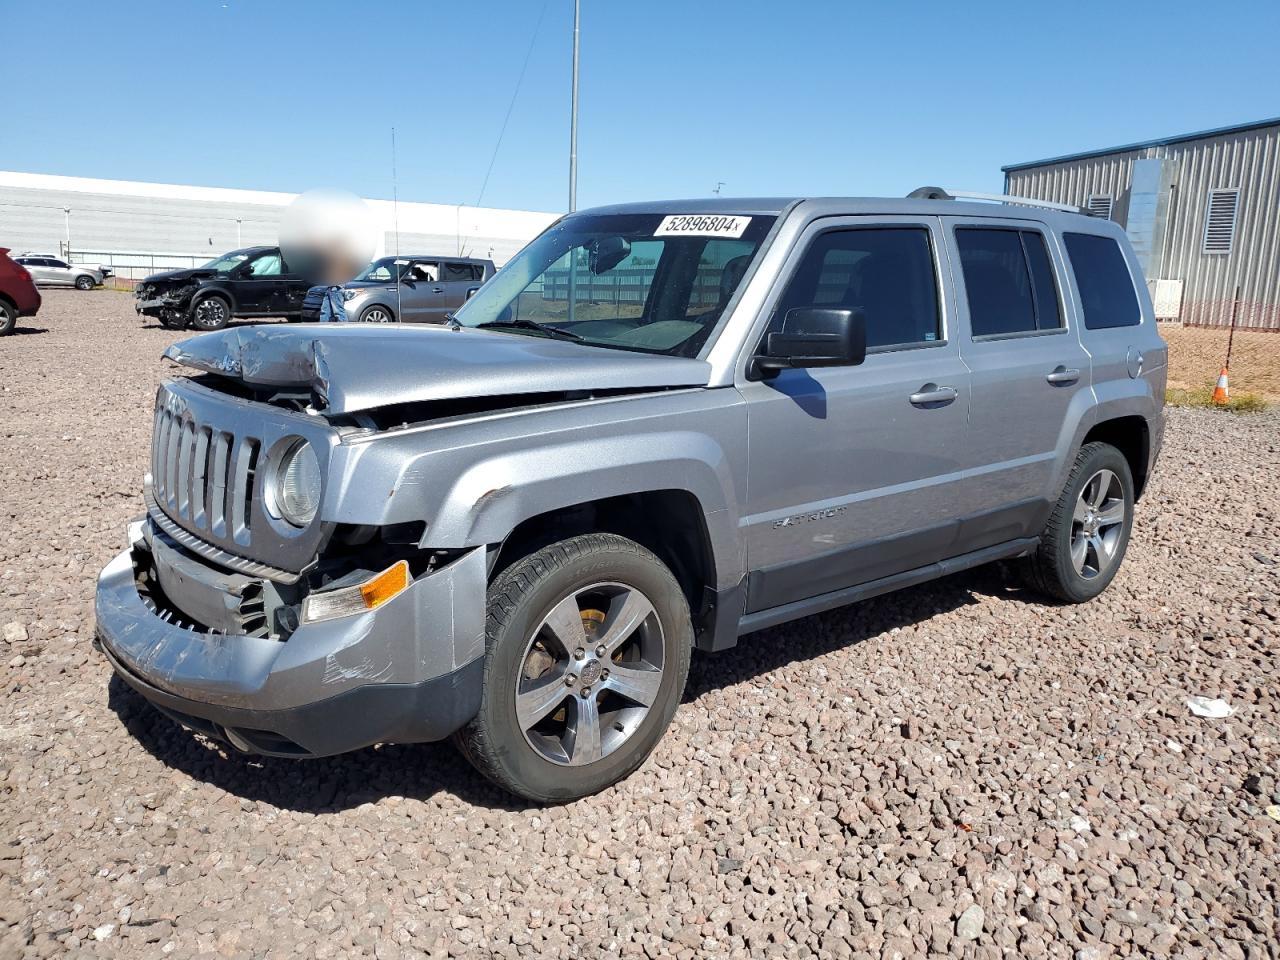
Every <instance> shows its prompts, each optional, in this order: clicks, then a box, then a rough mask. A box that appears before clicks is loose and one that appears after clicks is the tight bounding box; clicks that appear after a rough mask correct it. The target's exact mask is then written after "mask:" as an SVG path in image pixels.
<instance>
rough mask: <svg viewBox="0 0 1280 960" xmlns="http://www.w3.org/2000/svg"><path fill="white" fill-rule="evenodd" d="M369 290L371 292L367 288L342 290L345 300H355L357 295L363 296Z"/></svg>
mask: <svg viewBox="0 0 1280 960" xmlns="http://www.w3.org/2000/svg"><path fill="white" fill-rule="evenodd" d="M368 292H369V291H367V290H343V291H342V299H343V300H354V299H355V298H356V297H362V296H364V295H365V294H366V293H368Z"/></svg>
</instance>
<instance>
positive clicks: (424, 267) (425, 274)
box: [404, 260, 448, 283]
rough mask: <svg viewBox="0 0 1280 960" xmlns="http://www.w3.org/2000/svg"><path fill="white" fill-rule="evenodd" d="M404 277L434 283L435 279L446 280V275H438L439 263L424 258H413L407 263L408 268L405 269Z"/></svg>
mask: <svg viewBox="0 0 1280 960" xmlns="http://www.w3.org/2000/svg"><path fill="white" fill-rule="evenodd" d="M404 277H405V278H407V279H409V280H417V281H421V282H422V283H435V282H436V281H437V280H442V279H443V280H447V279H448V277H441V276H440V265H439V264H436V263H428V262H427V261H425V260H415V261H414V262H413V263H411V264H410V265H409V269H408V270H406V271H405V273H404Z"/></svg>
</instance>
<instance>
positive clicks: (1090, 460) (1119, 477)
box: [1026, 443, 1133, 603]
mask: <svg viewBox="0 0 1280 960" xmlns="http://www.w3.org/2000/svg"><path fill="white" fill-rule="evenodd" d="M1132 528H1133V474H1132V472H1131V471H1130V469H1129V461H1128V460H1126V459H1125V458H1124V454H1122V453H1121V452H1120V451H1119V450H1117V449H1116V448H1115V447H1113V446H1111V445H1110V444H1106V443H1088V444H1085V445H1084V446H1083V447H1081V448H1080V453H1079V454H1077V456H1076V462H1075V464H1074V465H1073V466H1072V468H1071V473H1070V475H1069V476H1068V477H1067V484H1066V487H1065V488H1064V489H1063V491H1062V496H1061V497H1059V498H1058V502H1057V504H1056V505H1055V506H1054V508H1053V513H1052V514H1051V515H1050V517H1049V523H1048V524H1047V526H1046V527H1045V530H1044V533H1043V534H1041V537H1040V546H1039V547H1038V548H1037V550H1036V552H1035V553H1033V554H1032V555H1031V556H1030V557H1028V558H1027V561H1026V572H1027V579H1028V581H1029V582H1030V584H1031V586H1033V587H1035V588H1036V589H1038V590H1041V591H1043V592H1044V593H1047V594H1049V595H1050V596H1053V597H1056V598H1057V599H1059V600H1065V601H1067V602H1068V603H1083V602H1084V601H1086V600H1092V599H1093V598H1094V597H1096V596H1097V595H1098V594H1100V593H1101V592H1102V591H1103V590H1105V589H1106V588H1107V585H1108V584H1110V583H1111V581H1112V580H1113V579H1114V578H1115V575H1116V573H1117V571H1118V570H1119V569H1120V563H1121V561H1122V560H1124V553H1125V549H1126V548H1127V547H1128V545H1129V533H1130V531H1131V530H1132Z"/></svg>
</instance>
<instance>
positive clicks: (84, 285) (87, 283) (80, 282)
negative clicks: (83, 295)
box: [76, 276, 94, 290]
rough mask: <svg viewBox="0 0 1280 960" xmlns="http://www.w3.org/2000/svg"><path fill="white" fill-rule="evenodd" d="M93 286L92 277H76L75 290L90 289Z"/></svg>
mask: <svg viewBox="0 0 1280 960" xmlns="http://www.w3.org/2000/svg"><path fill="white" fill-rule="evenodd" d="M93 288H94V282H93V277H86V276H79V277H76V289H77V290H92V289H93Z"/></svg>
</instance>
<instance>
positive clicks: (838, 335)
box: [752, 307, 867, 377]
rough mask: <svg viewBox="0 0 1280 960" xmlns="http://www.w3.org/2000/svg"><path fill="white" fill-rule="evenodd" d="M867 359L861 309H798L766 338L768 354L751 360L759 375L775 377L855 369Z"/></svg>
mask: <svg viewBox="0 0 1280 960" xmlns="http://www.w3.org/2000/svg"><path fill="white" fill-rule="evenodd" d="M866 358H867V323H866V318H865V317H864V316H863V315H862V312H861V311H858V310H830V309H825V308H820V307H796V308H795V309H792V310H788V311H787V315H786V316H785V317H783V319H782V329H781V330H775V331H773V332H772V333H770V334H769V335H768V337H767V338H766V339H765V351H764V353H762V354H757V355H756V356H755V357H754V358H752V366H753V367H754V370H755V372H756V373H757V374H759V375H762V376H765V377H772V376H776V375H777V373H778V371H780V370H787V369H793V368H798V367H852V366H857V365H858V364H860V363H862V361H863V360H865V359H866Z"/></svg>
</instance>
